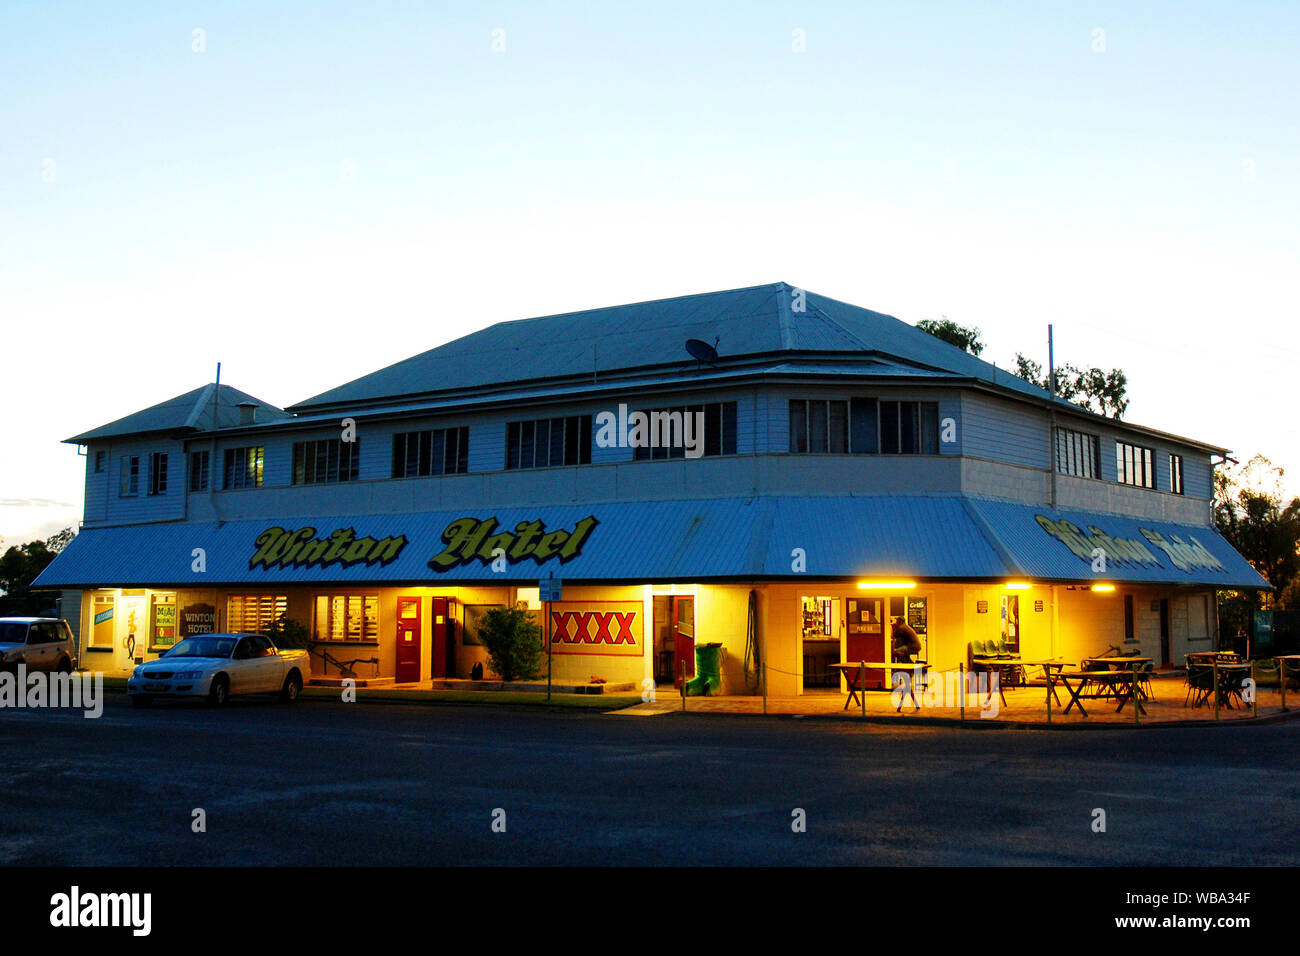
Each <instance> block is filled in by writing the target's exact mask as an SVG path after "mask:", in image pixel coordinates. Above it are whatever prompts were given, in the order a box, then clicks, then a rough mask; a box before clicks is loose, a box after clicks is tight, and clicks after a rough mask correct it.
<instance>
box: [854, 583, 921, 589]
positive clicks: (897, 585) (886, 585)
mask: <svg viewBox="0 0 1300 956" xmlns="http://www.w3.org/2000/svg"><path fill="white" fill-rule="evenodd" d="M858 587H860V588H862V590H864V591H867V590H880V589H882V588H899V589H905V588H914V587H916V582H915V581H859V582H858Z"/></svg>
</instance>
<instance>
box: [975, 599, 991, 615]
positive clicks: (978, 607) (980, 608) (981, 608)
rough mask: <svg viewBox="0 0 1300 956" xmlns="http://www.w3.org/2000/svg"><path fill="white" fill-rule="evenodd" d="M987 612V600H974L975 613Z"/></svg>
mask: <svg viewBox="0 0 1300 956" xmlns="http://www.w3.org/2000/svg"><path fill="white" fill-rule="evenodd" d="M988 612H989V602H988V601H976V602H975V613H976V614H987V613H988Z"/></svg>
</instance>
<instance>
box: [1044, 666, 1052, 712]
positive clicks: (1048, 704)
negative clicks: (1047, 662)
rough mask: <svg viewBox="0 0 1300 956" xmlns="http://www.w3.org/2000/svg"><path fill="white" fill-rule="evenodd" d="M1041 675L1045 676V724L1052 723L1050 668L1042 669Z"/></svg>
mask: <svg viewBox="0 0 1300 956" xmlns="http://www.w3.org/2000/svg"><path fill="white" fill-rule="evenodd" d="M1043 673H1044V674H1046V675H1047V722H1048V724H1051V722H1052V668H1051V667H1044V668H1043Z"/></svg>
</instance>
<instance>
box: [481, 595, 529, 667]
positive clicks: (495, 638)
mask: <svg viewBox="0 0 1300 956" xmlns="http://www.w3.org/2000/svg"><path fill="white" fill-rule="evenodd" d="M478 636H479V640H481V641H482V642H483V646H484V648H486V649H487V654H488V663H489V664H491V665H492V670H494V671H496V673H497V675H498V676H500V678H501V679H502V680H520V679H521V678H522V679H525V680H526V679H528V678H530V677H536V676H537V675H538V673H540V671H541V661H542V629H541V628H540V627H538V626H537V625H536V624H534V623H533V621H532V618H530V617H529V615H528V612H527V611H526V610H524V609H523V608H518V607H494V608H492V610H490V611H488V612H487V613H486V614H485V615H483V623H482V624H481V625H479V629H478Z"/></svg>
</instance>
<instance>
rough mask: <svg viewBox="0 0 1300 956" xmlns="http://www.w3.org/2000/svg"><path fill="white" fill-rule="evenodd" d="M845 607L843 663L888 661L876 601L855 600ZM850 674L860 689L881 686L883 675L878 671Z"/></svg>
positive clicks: (883, 631)
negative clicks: (846, 621) (845, 623)
mask: <svg viewBox="0 0 1300 956" xmlns="http://www.w3.org/2000/svg"><path fill="white" fill-rule="evenodd" d="M847 603H848V605H849V611H848V625H849V630H848V634H847V635H846V636H845V638H844V663H845V664H855V663H857V662H858V661H888V660H890V659H891V658H890V656H889V653H890V651H889V640H888V639H887V637H886V635H885V622H884V619H883V617H882V616H881V611H882V608H881V603H880V599H879V598H856V599H849V601H848V602H847ZM853 673H854V674H855V675H856V676H857V678H858V680H859V682H860V684H861V685H862V686H864V687H884V686H885V672H884V671H882V670H880V669H878V668H875V667H868V668H867V672H866V674H865V675H858V674H857V672H856V671H854V672H853Z"/></svg>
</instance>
